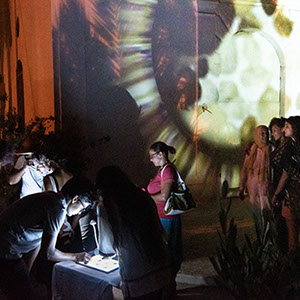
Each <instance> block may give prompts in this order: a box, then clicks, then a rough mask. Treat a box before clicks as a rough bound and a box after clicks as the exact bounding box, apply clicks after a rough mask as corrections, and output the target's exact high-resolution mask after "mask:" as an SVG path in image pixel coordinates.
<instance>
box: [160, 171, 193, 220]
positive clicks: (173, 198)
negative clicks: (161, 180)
mask: <svg viewBox="0 0 300 300" xmlns="http://www.w3.org/2000/svg"><path fill="white" fill-rule="evenodd" d="M166 166H167V165H166ZM166 166H165V167H164V168H163V169H162V171H161V176H162V175H163V172H164V170H165V168H166ZM175 169H176V168H175ZM176 172H177V177H178V181H177V190H176V191H172V192H171V193H170V197H169V198H168V199H167V200H166V204H165V207H164V213H165V215H166V216H174V215H180V214H183V213H185V212H187V211H190V210H191V209H193V208H195V207H196V203H195V201H194V199H193V196H192V194H191V192H190V190H189V188H188V187H187V186H186V184H185V182H184V181H183V179H182V178H181V176H180V174H179V172H178V170H177V169H176Z"/></svg>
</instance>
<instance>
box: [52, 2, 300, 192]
mask: <svg viewBox="0 0 300 300" xmlns="http://www.w3.org/2000/svg"><path fill="white" fill-rule="evenodd" d="M244 2H245V1H243V0H239V1H238V0H232V2H230V1H226V2H225V1H224V2H220V1H194V0H126V1H119V0H110V1H84V0H81V1H79V0H78V7H77V8H76V9H77V10H78V11H79V12H80V13H78V16H79V19H80V20H81V22H82V24H83V25H82V27H84V28H88V29H87V30H85V31H84V33H83V35H84V39H85V45H86V46H85V50H84V51H82V52H84V53H85V55H86V63H85V65H84V64H82V66H80V67H82V68H85V71H86V75H85V81H84V82H85V83H86V84H85V88H86V90H87V93H86V95H87V96H86V97H87V98H88V105H89V107H90V108H89V111H90V112H91V114H90V118H92V115H93V114H95V115H97V116H95V119H96V117H97V118H98V119H97V122H98V123H97V124H98V125H97V126H99V127H101V130H102V131H103V132H105V126H107V123H108V122H106V121H103V122H102V123H101V119H102V120H105V116H106V114H107V112H109V116H112V115H113V111H112V109H111V108H109V105H111V106H112V107H113V103H114V102H113V101H116V100H113V99H111V101H110V103H109V102H107V101H106V99H107V98H108V97H107V96H108V95H110V92H107V91H105V92H104V91H103V89H102V87H101V86H105V85H107V84H110V85H111V84H113V85H115V86H116V85H118V86H120V87H121V88H122V89H126V90H127V91H128V92H129V93H130V95H131V96H130V97H132V98H128V99H127V100H126V101H127V102H128V101H130V105H127V104H126V105H125V104H124V105H123V107H125V106H126V111H125V112H126V116H125V117H126V119H128V117H127V115H130V116H131V115H132V114H130V113H129V112H128V109H129V107H131V108H132V110H134V114H135V115H136V114H137V111H138V109H137V108H138V107H140V114H139V117H138V125H136V126H138V132H139V134H141V136H142V137H143V145H144V146H143V147H144V148H143V151H144V153H145V155H146V151H147V145H150V144H151V143H152V142H154V141H157V140H163V141H165V142H167V143H169V144H172V145H173V146H175V147H176V148H177V154H176V164H177V165H178V167H179V168H180V170H182V172H183V174H184V175H185V177H187V179H188V181H189V182H190V183H195V184H200V185H202V186H205V187H206V188H207V187H210V186H211V189H214V187H215V184H216V183H220V182H221V181H222V180H223V179H224V178H226V179H227V180H228V181H229V183H230V185H231V186H237V184H238V180H239V171H240V165H241V161H242V159H243V147H244V145H245V144H247V143H248V142H249V141H251V140H252V133H253V130H254V128H255V127H256V126H257V125H260V124H265V125H268V124H269V122H270V120H271V119H272V118H273V117H277V116H279V115H284V114H285V113H289V114H291V111H293V113H294V114H296V113H297V110H295V106H296V104H295V101H294V102H293V101H290V100H289V99H290V98H292V97H293V98H295V99H296V98H297V95H286V94H285V88H286V82H285V67H286V61H285V57H284V55H283V50H281V49H282V48H283V46H282V45H288V42H291V43H296V36H297V35H296V32H297V30H296V29H295V28H294V23H293V21H291V20H290V18H289V16H288V15H287V10H284V7H283V6H282V5H280V3H279V2H280V1H269V0H268V1H267V0H260V1H253V3H252V1H247V3H244ZM254 2H255V3H254ZM57 3H58V4H57V7H56V9H57V10H60V21H59V22H60V25H57V27H60V32H59V30H58V31H57V32H59V34H60V35H61V36H62V37H63V38H61V39H60V44H59V47H61V49H62V48H63V46H64V43H65V41H66V36H65V35H62V31H63V30H62V28H63V27H64V26H65V28H66V31H68V30H70V29H68V26H69V25H68V22H69V21H66V20H67V19H66V18H65V16H66V15H67V14H69V11H71V10H72V9H73V10H74V8H72V7H71V6H67V5H66V7H67V9H65V12H64V13H62V12H63V9H62V7H63V5H62V4H61V2H59V1H58V2H57ZM53 6H54V7H55V5H54V4H53ZM73 6H74V4H73ZM75 15H76V14H74V13H73V17H74V16H75ZM82 16H84V17H82ZM63 17H64V18H63ZM82 19H84V20H82ZM68 20H70V19H68ZM59 22H58V23H59ZM69 27H70V26H69ZM74 36H75V35H74ZM77 36H78V34H77ZM77 36H76V37H77ZM73 39H74V38H73ZM78 40H79V38H78ZM81 41H82V39H80V42H81ZM70 42H73V40H72V39H70ZM73 43H74V42H73ZM78 44H80V43H78ZM289 47H291V46H290V45H289ZM65 48H66V49H68V48H67V47H65ZM78 52H79V51H78ZM64 55H65V57H66V58H65V60H66V63H67V64H68V65H69V66H70V70H72V72H73V73H72V74H73V75H72V76H74V74H76V72H77V71H76V70H77V69H80V68H77V69H76V68H75V67H74V62H72V61H70V58H69V54H66V53H64ZM287 59H288V58H287ZM294 59H295V60H297V62H296V65H300V60H299V58H297V57H294ZM61 61H63V59H62V57H60V63H61V64H62V62H61ZM66 73H67V72H66ZM72 80H73V81H72ZM72 80H69V82H70V85H72V82H74V78H73V79H72ZM290 84H292V83H290ZM76 88H77V86H75V85H74V89H76ZM297 92H298V93H299V91H297ZM114 93H118V90H116V89H114ZM95 95H97V96H95ZM121 102H122V97H120V99H119V100H118V103H117V104H118V108H120V110H117V113H118V116H117V119H118V120H121V118H122V114H120V113H121V112H122V111H124V110H123V108H122V105H121ZM127 102H126V103H127ZM132 102H135V103H134V104H135V105H134V104H133V103H132ZM128 103H129V102H128ZM104 111H105V113H104ZM298 112H299V111H298ZM99 115H100V117H99ZM129 119H130V118H129ZM130 120H131V119H130ZM132 120H134V117H133V118H132ZM91 123H92V122H91ZM120 124H121V123H120ZM110 126H116V128H115V129H114V130H111V132H110V134H109V135H111V136H113V135H114V134H115V133H118V134H119V135H120V132H122V130H120V128H121V125H120V126H119V125H118V126H117V125H115V123H111V124H110ZM117 127H118V128H117ZM93 130H94V129H93ZM134 130H136V128H135V129H134ZM91 131H92V130H91ZM94 131H96V129H95V130H94ZM126 134H127V135H126ZM126 134H125V133H124V141H125V140H126V137H127V136H128V130H127V132H126ZM113 140H114V139H113V138H112V139H111V141H112V142H113ZM110 153H111V152H110ZM123 154H124V151H123ZM103 155H104V156H102V157H103V159H109V157H106V156H105V153H104V154H103Z"/></svg>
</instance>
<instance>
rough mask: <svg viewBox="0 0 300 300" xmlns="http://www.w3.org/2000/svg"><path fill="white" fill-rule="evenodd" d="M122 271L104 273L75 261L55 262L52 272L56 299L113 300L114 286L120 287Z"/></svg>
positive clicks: (53, 293) (53, 294)
mask: <svg viewBox="0 0 300 300" xmlns="http://www.w3.org/2000/svg"><path fill="white" fill-rule="evenodd" d="M119 284H120V273H119V270H115V271H113V272H111V273H104V272H101V271H98V270H94V269H91V268H88V267H85V266H82V265H79V264H76V263H75V262H73V261H64V262H60V263H57V264H55V266H54V268H53V273H52V299H54V300H77V299H78V300H99V299H101V300H112V299H113V292H112V287H113V286H114V287H119Z"/></svg>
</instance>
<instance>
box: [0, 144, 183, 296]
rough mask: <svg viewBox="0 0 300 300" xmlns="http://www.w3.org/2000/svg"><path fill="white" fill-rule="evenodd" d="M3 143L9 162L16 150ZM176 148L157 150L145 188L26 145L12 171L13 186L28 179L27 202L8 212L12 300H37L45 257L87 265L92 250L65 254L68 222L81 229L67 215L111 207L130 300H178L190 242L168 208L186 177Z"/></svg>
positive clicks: (2, 219) (1, 237)
mask: <svg viewBox="0 0 300 300" xmlns="http://www.w3.org/2000/svg"><path fill="white" fill-rule="evenodd" d="M0 146H1V149H0V150H1V157H0V158H1V159H2V160H1V161H2V162H3V165H4V160H6V161H5V164H6V163H7V162H8V157H9V159H10V160H11V157H12V155H11V154H10V155H9V148H8V147H7V145H5V143H3V142H1V143H0ZM2 150H3V151H2ZM169 153H172V154H174V153H175V149H174V148H173V147H172V146H168V145H167V144H165V143H163V142H156V143H154V144H153V145H152V146H151V147H150V150H149V155H150V161H151V162H152V163H153V164H154V165H155V166H156V167H157V168H158V171H157V173H156V175H155V177H154V178H153V179H152V180H151V181H150V183H149V185H148V187H147V190H145V189H141V188H140V187H138V186H136V185H135V184H134V183H133V182H132V181H131V180H130V179H129V177H128V176H127V175H126V174H125V173H124V172H123V171H122V170H121V169H120V168H119V167H117V166H108V167H105V168H102V169H100V170H99V172H98V174H97V177H96V183H95V184H91V182H90V181H89V180H88V179H87V178H85V177H84V176H82V175H79V174H76V172H74V169H72V168H68V166H67V165H66V164H63V163H62V161H60V160H53V159H51V158H49V156H47V155H45V154H38V153H30V154H28V152H27V149H26V150H25V149H23V152H22V155H19V156H18V159H17V162H16V163H15V166H14V168H13V169H12V171H11V172H10V174H9V176H8V181H9V183H10V184H12V185H13V184H16V183H18V182H20V181H21V182H22V186H21V194H20V199H19V200H17V201H16V202H14V203H13V204H12V205H11V206H9V207H8V208H7V209H6V210H5V211H3V212H2V213H1V214H0V274H1V275H0V288H1V289H2V290H3V291H4V292H5V294H6V295H7V296H8V298H9V299H21V298H22V299H37V298H36V295H34V294H33V291H32V289H31V287H30V280H29V278H30V277H29V274H30V270H31V268H32V266H33V263H34V262H35V261H36V258H37V257H38V255H40V256H41V257H42V258H43V259H46V260H50V261H53V262H57V261H62V260H81V261H85V262H87V261H88V260H89V259H90V255H89V253H87V251H89V250H91V249H88V248H84V249H83V250H84V251H82V252H75V251H74V250H75V249H68V251H69V252H62V251H61V250H58V248H57V247H58V242H59V240H60V237H62V236H63V235H64V234H63V233H64V232H65V231H67V230H68V229H67V227H69V226H70V227H71V229H70V228H69V230H71V232H72V231H73V229H74V227H73V224H68V221H69V220H70V219H69V218H68V217H66V216H69V217H73V220H74V219H75V220H77V221H78V220H79V221H80V220H81V219H83V217H82V216H85V215H86V214H88V213H90V212H91V211H95V208H96V207H103V208H104V209H105V210H106V215H107V219H108V222H109V225H110V230H111V231H112V234H113V248H114V249H115V250H116V252H117V253H118V255H119V264H120V275H121V284H120V288H121V290H122V292H123V295H124V299H173V298H174V297H175V293H176V283H175V278H176V274H177V272H178V271H179V269H180V265H181V262H182V240H181V222H180V216H172V217H168V216H166V215H165V214H164V210H163V208H164V203H165V201H166V200H167V199H168V197H169V195H170V193H171V192H172V191H175V190H176V189H177V180H178V178H177V171H176V167H175V166H174V165H173V164H172V163H171V162H170V160H169V158H168V155H169ZM19 154H20V153H19ZM25 155H29V157H25ZM20 157H21V158H20ZM63 161H64V160H63ZM29 162H30V163H29ZM84 224H87V223H86V222H85V223H84ZM88 225H89V224H88ZM82 232H84V231H83V230H81V233H82ZM82 238H84V234H82ZM72 250H73V251H72ZM63 251H65V249H63ZM73 252H75V253H73ZM8 270H9V271H8ZM8 274H9V275H8Z"/></svg>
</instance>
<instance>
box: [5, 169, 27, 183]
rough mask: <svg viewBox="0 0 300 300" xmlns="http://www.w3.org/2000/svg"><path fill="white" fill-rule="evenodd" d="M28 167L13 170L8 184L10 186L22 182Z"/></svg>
mask: <svg viewBox="0 0 300 300" xmlns="http://www.w3.org/2000/svg"><path fill="white" fill-rule="evenodd" d="M26 168H27V165H24V166H23V167H22V168H21V169H19V170H17V169H13V170H12V172H11V173H10V175H9V177H8V183H9V184H10V185H14V184H17V183H19V182H20V180H21V179H22V177H23V175H24V173H25V171H26Z"/></svg>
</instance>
